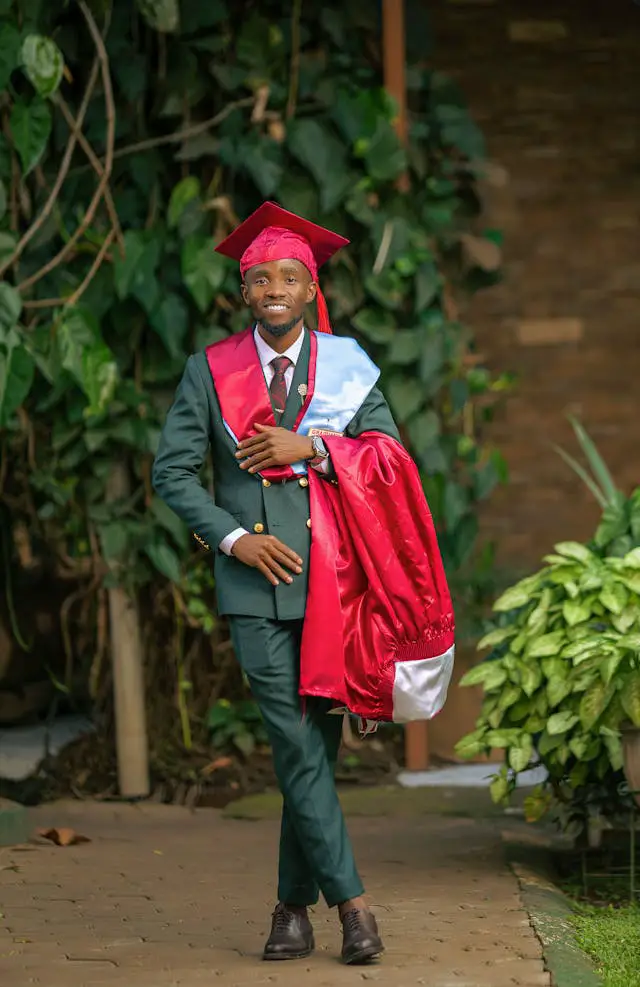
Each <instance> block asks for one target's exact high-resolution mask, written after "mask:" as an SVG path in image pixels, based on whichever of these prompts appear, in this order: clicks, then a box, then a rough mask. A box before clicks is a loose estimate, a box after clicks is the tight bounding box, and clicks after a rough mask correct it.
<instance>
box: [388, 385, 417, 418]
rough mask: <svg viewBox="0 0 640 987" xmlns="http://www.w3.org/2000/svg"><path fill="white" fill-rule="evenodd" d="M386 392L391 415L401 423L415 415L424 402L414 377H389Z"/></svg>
mask: <svg viewBox="0 0 640 987" xmlns="http://www.w3.org/2000/svg"><path fill="white" fill-rule="evenodd" d="M386 392H387V398H388V400H389V404H390V405H391V410H392V411H393V415H394V417H395V419H396V420H397V421H398V422H401V423H404V422H406V421H407V419H409V418H411V416H412V415H415V413H416V412H417V411H418V410H419V409H420V408H421V407H422V404H423V401H424V394H423V391H422V388H421V387H420V384H419V383H418V381H417V380H415V378H414V377H404V376H402V377H401V376H396V377H391V378H390V379H389V381H388V382H387V387H386Z"/></svg>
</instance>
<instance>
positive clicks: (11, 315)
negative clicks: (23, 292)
mask: <svg viewBox="0 0 640 987" xmlns="http://www.w3.org/2000/svg"><path fill="white" fill-rule="evenodd" d="M21 312H22V298H21V297H20V293H19V292H18V291H16V289H15V288H12V287H11V285H10V284H7V283H6V282H0V341H1V340H2V335H3V334H4V333H6V332H8V331H9V329H13V327H14V326H15V325H16V323H17V322H18V319H19V318H20V313H21Z"/></svg>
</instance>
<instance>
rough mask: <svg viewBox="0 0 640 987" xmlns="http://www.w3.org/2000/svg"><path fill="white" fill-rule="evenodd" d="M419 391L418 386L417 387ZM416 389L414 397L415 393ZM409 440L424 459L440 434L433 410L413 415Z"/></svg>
mask: <svg viewBox="0 0 640 987" xmlns="http://www.w3.org/2000/svg"><path fill="white" fill-rule="evenodd" d="M418 389H419V385H418ZM418 389H416V397H417V391H418ZM422 399H423V395H422V394H421V395H420V400H421V402H422ZM408 432H409V439H410V440H411V445H412V448H413V450H414V452H415V454H416V455H417V456H418V457H420V458H421V459H422V457H426V456H427V454H428V451H429V450H430V449H433V447H434V445H435V443H436V441H437V440H438V438H439V436H440V432H441V424H440V419H439V418H438V415H437V413H436V412H435V411H433V409H430V410H429V411H423V412H421V413H420V414H419V415H415V417H414V418H412V419H411V421H410V422H409V425H408ZM445 509H446V494H445Z"/></svg>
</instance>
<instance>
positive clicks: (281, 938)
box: [262, 904, 316, 960]
mask: <svg viewBox="0 0 640 987" xmlns="http://www.w3.org/2000/svg"><path fill="white" fill-rule="evenodd" d="M315 945H316V944H315V940H314V938H313V929H312V927H311V922H310V921H309V917H308V916H307V913H306V912H298V911H295V912H294V911H291V909H289V908H287V906H286V905H283V904H279V905H277V906H276V909H275V911H274V913H273V920H272V922H271V935H270V936H269V938H268V939H267V942H266V944H265V947H264V953H263V954H262V958H263V959H264V960H301V959H303V958H304V957H305V956H309V955H310V953H312V952H313V950H314V949H315Z"/></svg>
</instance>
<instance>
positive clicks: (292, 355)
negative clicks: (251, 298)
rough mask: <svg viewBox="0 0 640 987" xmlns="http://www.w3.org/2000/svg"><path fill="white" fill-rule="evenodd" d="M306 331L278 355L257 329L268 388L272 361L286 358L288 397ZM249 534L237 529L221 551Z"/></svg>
mask: <svg viewBox="0 0 640 987" xmlns="http://www.w3.org/2000/svg"><path fill="white" fill-rule="evenodd" d="M304 332H305V331H304V329H303V331H302V332H301V333H300V335H299V336H298V338H297V339H296V341H295V343H293V344H292V345H291V346H290V347H289V349H288V350H285V351H284V353H278V352H277V351H276V350H274V349H272V348H271V346H269V344H268V343H267V341H266V340H265V339H263V338H262V336H261V335H260V333H259V332H258V329H257V328H256V329H255V330H254V333H253V338H254V339H255V343H256V349H257V351H258V356H259V358H260V363H261V364H262V372H263V373H264V379H265V380H266V382H267V387H269V386H270V385H271V381H272V380H273V376H274V374H275V370H274V369H273V367H272V366H271V361H272V360H275V359H276V357H278V356H286V357H287V358H288V359H289V360H291V366H290V367H287V369H286V371H285V375H284V380H285V384H286V385H287V396H288V395H289V391H290V390H291V384H292V382H293V375H294V373H295V371H296V364H297V362H298V360H299V359H300V353H301V352H302V344H303V342H304ZM317 469H318V470H319V471H320V472H323V473H324V472H326V471H327V470H328V469H329V460H328V459H325V460H323V462H322V463H321V464H320V465H319V466H318V467H317ZM247 534H249V532H248V531H247V530H246V529H245V528H235V529H234V530H233V531H232V532H231V534H229V535H227V537H226V538H223V540H222V541H221V542H220V551H221V552H224V553H225V555H231V551H232V549H233V546H234V545H235V543H236V542H237V540H238V538H242V536H243V535H247Z"/></svg>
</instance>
